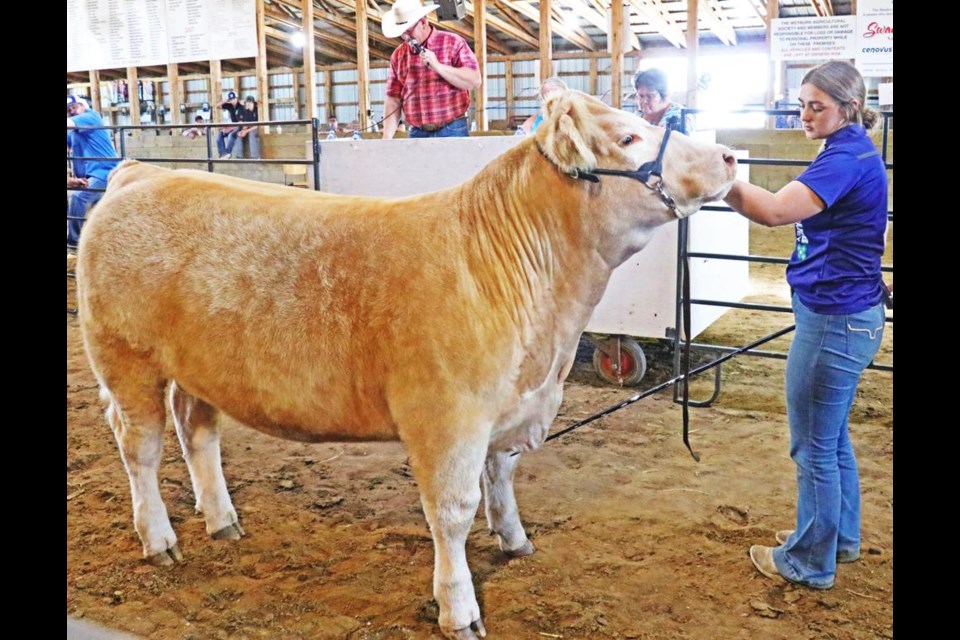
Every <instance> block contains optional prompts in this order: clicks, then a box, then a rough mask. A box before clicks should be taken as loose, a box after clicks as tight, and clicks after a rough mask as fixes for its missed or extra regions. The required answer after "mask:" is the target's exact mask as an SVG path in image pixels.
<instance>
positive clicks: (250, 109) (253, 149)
mask: <svg viewBox="0 0 960 640" xmlns="http://www.w3.org/2000/svg"><path fill="white" fill-rule="evenodd" d="M238 116H239V120H238V122H244V123H246V122H258V121H259V120H260V112H259V110H258V109H257V100H256V98H254V97H253V96H247V99H246V100H244V101H243V108H242V109H240V110H239V114H238ZM237 137H239V138H240V139H241V140H247V142H248V145H247V155H246V157H247V158H252V159H259V158H260V127H259V126H257V125H245V126H243V127H242V128H241V129H240V131H239V132H238V133H237ZM240 144H241V145H242V144H243V143H242V142H241V143H240Z"/></svg>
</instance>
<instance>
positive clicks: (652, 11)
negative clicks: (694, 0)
mask: <svg viewBox="0 0 960 640" xmlns="http://www.w3.org/2000/svg"><path fill="white" fill-rule="evenodd" d="M627 2H628V3H629V4H630V5H631V6H632V7H633V8H634V9H635V10H636V12H637V14H638V15H640V16H641V17H643V18H645V19H646V21H647V24H649V25H650V26H651V27H652V28H653V29H656V31H657V33H659V34H660V35H661V36H663V37H664V38H666V39H667V42H669V43H670V44H672V45H673V46H675V47H677V48H683V47H686V46H687V39H686V35H685V34H684V33H683V29H681V28H680V27H678V26H677V25H676V24H675V23H674V22H673V18H670V17H669V15H667V16H664V15H663V14H662V10H663V6H662V5H661V4H660V3H659V2H653V1H652V0H627Z"/></svg>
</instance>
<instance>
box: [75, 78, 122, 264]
mask: <svg viewBox="0 0 960 640" xmlns="http://www.w3.org/2000/svg"><path fill="white" fill-rule="evenodd" d="M102 126H103V120H102V119H101V118H100V114H99V113H97V112H96V111H94V110H92V109H90V107H89V106H87V102H86V101H85V100H84V99H83V98H78V97H76V96H67V147H68V148H69V149H70V155H71V156H73V175H74V177H75V178H77V179H84V180H86V182H85V183H82V186H83V187H85V188H86V189H105V188H106V187H107V177H108V176H109V175H110V172H111V171H113V168H114V167H116V166H117V164H118V163H119V160H114V159H112V158H117V151H116V149H114V148H113V142H112V141H111V140H110V134H109V132H108V131H107V130H106V129H93V130H91V129H82V128H78V127H102ZM88 158H107V159H106V160H95V159H88ZM77 184H78V185H79V184H81V183H80V182H77ZM102 197H103V191H86V190H84V191H77V192H76V193H75V194H74V195H73V197H72V198H70V208H69V210H68V211H67V218H68V220H67V248H68V249H70V248H76V246H77V243H78V242H79V241H80V228H81V226H82V225H83V221H84V219H86V217H87V213H88V211H89V210H90V207H92V206H93V205H94V204H96V202H97V201H98V200H100V198H102Z"/></svg>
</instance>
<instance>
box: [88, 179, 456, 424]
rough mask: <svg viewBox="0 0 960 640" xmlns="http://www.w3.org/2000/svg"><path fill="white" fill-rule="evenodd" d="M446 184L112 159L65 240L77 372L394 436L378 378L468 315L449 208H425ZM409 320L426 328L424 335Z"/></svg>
mask: <svg viewBox="0 0 960 640" xmlns="http://www.w3.org/2000/svg"><path fill="white" fill-rule="evenodd" d="M450 197H451V196H450V194H446V195H445V194H444V192H440V193H438V194H431V195H427V196H420V197H418V198H417V199H415V200H414V199H407V200H395V201H387V200H374V199H367V198H355V197H343V196H332V195H328V194H319V193H314V192H304V191H301V190H296V189H291V188H287V187H281V186H278V185H268V184H262V183H257V182H252V181H247V180H238V179H233V178H225V177H222V176H215V175H211V174H205V173H202V172H194V171H176V172H173V171H168V170H164V169H159V168H156V167H150V166H147V165H143V164H140V163H135V162H129V163H124V164H123V165H121V166H120V167H119V168H118V169H117V170H116V173H115V174H114V175H113V176H112V178H111V181H110V185H109V187H108V190H107V194H106V195H105V196H104V198H103V200H102V201H101V203H100V204H99V205H98V207H97V208H96V210H95V211H94V212H93V214H92V215H91V217H90V220H89V222H88V223H87V225H86V226H85V228H84V232H83V237H82V240H81V244H80V248H79V260H78V267H77V278H78V297H79V309H80V321H81V326H82V329H83V333H84V340H85V343H86V347H87V350H88V354H89V356H90V359H91V363H92V365H93V368H94V370H95V372H96V373H97V375H98V377H99V378H100V380H101V382H102V383H104V384H105V386H107V387H108V388H110V387H112V386H114V385H116V384H128V383H129V381H130V380H137V379H148V380H151V381H152V380H158V381H162V382H165V381H167V380H170V379H175V380H176V381H177V382H178V385H179V386H181V387H182V388H184V389H185V390H186V391H188V392H189V393H191V394H193V395H196V396H198V397H200V398H202V399H204V400H206V401H207V402H209V403H210V404H213V405H214V406H217V407H218V408H220V409H221V410H223V411H225V412H226V413H228V414H230V415H232V416H233V417H235V418H237V419H238V420H241V421H242V422H245V423H247V424H250V425H251V426H255V427H257V428H260V429H261V430H264V431H267V432H271V433H275V434H276V435H282V436H285V437H292V438H298V439H306V440H323V439H328V438H330V437H334V436H336V437H337V438H338V439H342V438H344V437H348V438H357V439H377V438H390V437H394V436H395V427H394V424H393V420H392V418H391V415H390V410H389V407H388V406H387V405H388V387H389V385H391V384H395V385H401V383H402V386H405V385H407V384H413V385H417V384H424V383H426V380H423V381H420V380H416V378H418V377H426V376H428V371H427V369H428V368H429V365H428V364H424V365H423V366H422V367H420V368H418V366H415V365H414V363H416V362H423V363H429V362H430V361H431V360H432V359H436V360H442V359H445V358H447V357H448V356H449V352H448V351H447V349H448V348H449V347H450V345H446V344H444V343H443V342H444V340H445V338H444V337H443V332H444V331H445V330H446V328H445V327H444V324H445V323H447V324H449V325H451V326H450V327H449V328H450V329H454V328H455V327H456V328H457V329H460V330H462V329H463V326H464V324H465V321H466V320H467V319H468V317H469V315H470V311H469V292H468V291H465V289H469V287H465V286H464V272H463V268H462V259H461V257H460V256H458V254H457V251H456V247H457V246H458V243H457V242H455V240H456V236H457V235H458V230H457V225H456V220H450V219H449V218H448V219H446V220H444V221H443V224H442V225H441V224H440V216H439V215H438V214H442V211H443V209H444V208H445V204H444V203H445V198H447V199H448V198H450ZM427 230H429V234H427V233H425V231H427ZM427 235H429V236H430V241H431V246H430V247H429V250H424V249H423V248H422V246H421V242H422V240H423V238H424V237H426V236H427ZM439 291H442V292H444V296H443V299H442V300H441V299H439V298H440V296H437V295H436V294H435V292H439ZM458 296H459V297H458ZM454 299H457V300H458V302H457V303H455V304H453V303H452V301H453V300H454ZM424 317H430V318H431V321H432V324H433V326H434V327H436V330H437V331H439V332H440V333H434V331H431V335H422V331H421V330H420V329H419V326H420V325H421V323H422V319H423V318H424ZM454 334H455V332H451V335H454ZM397 375H403V376H406V377H407V378H414V379H413V380H410V379H407V380H397V379H396V376H397ZM421 388H422V387H421Z"/></svg>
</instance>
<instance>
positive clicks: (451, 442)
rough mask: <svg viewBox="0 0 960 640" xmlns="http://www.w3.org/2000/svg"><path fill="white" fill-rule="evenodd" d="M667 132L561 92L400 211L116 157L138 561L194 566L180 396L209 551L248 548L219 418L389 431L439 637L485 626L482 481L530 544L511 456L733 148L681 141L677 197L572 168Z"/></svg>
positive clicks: (500, 521)
mask: <svg viewBox="0 0 960 640" xmlns="http://www.w3.org/2000/svg"><path fill="white" fill-rule="evenodd" d="M663 136H664V130H663V129H658V128H655V127H651V126H650V125H648V124H646V123H645V122H644V121H643V120H641V119H640V118H638V117H637V116H635V115H633V114H630V113H626V112H623V111H618V110H614V109H612V108H610V107H608V106H606V105H604V104H603V103H601V102H600V101H598V100H596V99H594V98H591V97H589V96H587V95H585V94H582V93H578V92H575V91H569V92H565V93H563V94H561V95H560V96H558V97H556V98H553V99H551V100H550V102H549V104H548V105H547V115H546V118H545V120H544V122H543V124H542V125H541V127H540V128H539V129H538V130H537V133H536V135H535V136H532V137H531V138H529V139H527V140H525V141H523V142H522V143H520V144H519V145H518V146H516V147H515V148H513V149H511V150H510V151H508V152H506V153H504V154H503V155H502V156H500V157H499V158H497V159H496V160H495V161H494V162H492V163H491V164H490V165H488V166H487V167H485V168H484V169H483V170H482V171H481V172H480V173H479V174H478V175H477V176H476V177H475V178H473V179H472V180H470V181H468V182H466V183H464V184H462V185H460V186H459V187H455V188H451V189H446V190H443V191H437V192H434V193H428V194H424V195H418V196H413V197H408V198H399V199H387V198H366V197H349V196H336V195H329V194H324V193H315V192H309V191H307V192H305V191H302V190H298V189H292V188H288V187H283V186H278V185H270V184H264V183H260V182H252V181H248V180H240V179H236V178H230V177H225V176H220V175H212V174H208V173H202V172H197V171H169V170H165V169H160V168H156V167H152V166H149V165H145V164H140V163H138V162H135V161H128V162H124V163H123V164H122V165H121V166H120V167H119V168H118V169H116V171H115V172H114V174H113V175H112V177H111V179H110V183H109V186H108V188H107V193H106V195H105V196H104V198H103V200H101V202H100V203H99V205H98V206H97V207H96V209H94V211H93V213H92V215H91V217H90V219H89V222H88V223H87V225H86V227H85V228H84V230H83V234H82V240H81V242H80V247H79V260H78V266H77V282H78V300H79V318H80V324H81V327H82V331H83V338H84V343H85V346H86V349H87V353H88V355H89V358H90V363H91V366H92V368H93V371H94V373H95V374H96V376H97V379H98V380H99V382H100V385H101V389H102V391H101V393H102V395H103V397H104V398H105V400H106V401H108V403H109V406H108V408H107V417H108V420H109V422H110V425H111V426H112V427H113V432H114V434H115V436H116V439H117V442H118V444H119V448H120V453H121V455H122V457H123V462H124V464H125V465H126V469H127V472H128V475H129V477H130V488H131V492H132V494H133V516H134V524H135V526H136V530H137V533H138V534H139V535H140V539H141V540H142V542H143V551H144V554H145V556H147V557H148V558H150V559H151V560H152V561H154V562H158V563H160V564H170V563H172V562H174V561H177V560H180V559H181V558H182V556H181V554H180V550H179V548H178V547H177V537H176V534H175V533H174V531H173V527H172V526H171V525H170V520H169V518H168V517H167V511H166V508H165V506H164V504H163V501H162V500H161V497H160V490H159V485H158V476H157V470H158V467H159V464H160V460H161V458H162V455H161V443H162V431H163V428H164V422H165V415H166V411H165V407H166V405H167V403H169V406H170V408H171V410H172V412H173V417H174V422H175V424H176V428H177V434H178V436H179V438H180V442H181V444H182V446H183V453H184V458H185V459H186V462H187V465H188V467H189V470H190V477H191V479H192V481H193V487H194V491H195V493H196V500H197V502H196V504H197V509H198V510H199V511H201V512H202V513H203V516H204V518H205V520H206V527H207V531H208V532H209V533H210V534H212V535H213V536H214V537H218V538H238V537H240V535H242V534H243V529H242V528H241V526H240V523H239V521H238V519H237V513H236V511H235V510H234V507H233V504H232V502H231V500H230V496H229V495H228V493H227V487H226V483H225V481H224V476H223V472H222V469H221V461H220V441H219V430H218V426H217V413H218V412H221V411H222V412H223V413H225V414H227V415H229V416H231V417H233V418H235V419H236V420H238V421H240V422H243V423H245V424H247V425H249V426H251V427H253V428H255V429H258V430H260V431H263V432H265V433H270V434H273V435H276V436H280V437H283V438H292V439H296V440H303V441H311V442H323V441H331V440H395V439H399V440H401V441H402V442H403V443H404V444H405V446H406V449H407V452H408V454H409V456H410V464H411V466H412V468H413V471H414V474H415V477H416V480H417V483H418V485H419V488H420V494H421V499H422V502H423V510H424V513H425V514H426V518H427V522H428V523H429V525H430V530H431V532H432V534H433V540H434V549H435V567H434V581H433V590H434V596H435V597H436V599H437V602H438V603H439V605H440V627H441V629H442V630H443V633H444V634H445V635H446V636H447V637H450V638H459V639H465V638H475V637H476V634H479V635H481V636H482V635H485V631H484V629H483V623H482V621H481V617H480V608H479V606H478V605H477V600H476V597H475V594H474V589H473V584H472V581H471V575H470V569H469V567H468V566H467V560H466V555H465V549H464V544H465V540H466V537H467V532H468V530H469V529H470V526H471V523H472V521H473V519H474V517H475V515H476V512H477V507H478V505H479V503H480V496H481V484H482V485H483V494H484V496H485V499H486V516H487V522H488V524H489V527H490V530H491V531H493V532H495V533H496V534H497V535H498V536H499V541H500V547H501V548H502V549H503V551H504V552H506V553H507V554H510V555H514V556H519V555H526V554H529V553H532V552H533V550H534V549H533V546H532V545H531V543H530V541H529V540H528V539H527V536H526V534H525V533H524V530H523V527H522V525H521V523H520V518H519V514H518V511H517V504H516V501H515V498H514V491H513V473H514V469H515V468H516V465H517V462H518V461H519V459H520V457H519V456H515V457H511V455H510V454H512V453H514V452H523V451H530V450H532V449H536V448H537V447H539V446H540V444H541V443H542V442H543V440H544V438H545V437H546V435H547V432H548V430H549V428H550V425H551V423H552V421H553V419H554V417H555V416H556V413H557V410H558V408H559V406H560V399H561V396H562V392H563V381H564V379H565V378H566V376H567V373H568V372H569V371H570V368H571V366H572V364H573V359H574V354H575V351H576V348H577V343H578V340H579V338H580V334H581V332H582V331H583V329H584V327H585V326H586V324H587V320H588V319H589V318H590V314H591V312H592V311H593V308H594V306H595V305H596V304H597V303H598V302H599V300H600V298H601V296H602V294H603V291H604V288H605V287H606V285H607V281H608V280H609V278H610V273H611V271H612V270H613V269H614V268H615V267H616V266H617V265H619V264H621V263H622V262H623V261H625V260H626V259H627V258H628V257H630V256H631V255H632V254H634V253H635V252H637V251H639V250H640V249H642V248H643V246H644V245H645V244H646V243H647V241H648V240H649V239H650V237H651V234H652V233H653V232H654V230H655V229H656V228H657V227H658V226H660V225H662V224H664V223H666V222H669V221H671V220H674V219H676V218H678V217H683V216H687V215H689V214H691V213H693V212H694V211H696V210H697V209H698V208H699V207H700V206H701V205H702V204H703V203H704V202H707V201H710V200H713V199H716V198H718V197H720V196H722V195H724V194H725V193H726V192H727V190H728V189H729V188H730V185H731V182H732V180H733V176H734V171H735V169H736V160H735V159H734V157H733V155H732V153H731V152H730V151H729V149H727V148H725V147H722V146H719V145H707V144H702V143H697V142H694V141H692V140H690V139H689V138H687V137H685V136H682V135H680V134H677V133H674V134H672V135H671V137H670V138H669V143H668V144H667V145H666V148H665V155H664V158H663V167H664V168H663V181H662V187H663V192H664V194H666V196H669V197H666V196H664V197H661V195H660V194H659V193H658V192H657V191H655V190H653V189H651V188H650V187H652V186H655V185H656V183H657V182H658V179H657V178H656V177H651V178H649V184H650V187H648V186H647V185H645V184H643V183H641V182H640V181H638V180H635V179H631V178H630V177H624V176H615V175H601V176H599V179H598V180H597V181H590V180H585V179H578V178H577V177H576V175H577V174H580V175H581V177H583V176H582V174H584V173H587V172H590V171H592V170H594V169H621V170H627V171H633V170H636V169H637V167H639V166H640V165H642V164H643V163H646V162H648V161H652V160H654V159H655V158H656V157H657V155H658V151H659V149H660V145H661V141H662V138H663ZM384 166H385V167H389V159H387V158H385V159H384ZM587 177H589V176H587ZM670 198H672V199H673V201H674V202H675V207H674V208H671V207H669V206H668V204H670ZM357 363H367V364H369V365H371V366H357Z"/></svg>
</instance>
